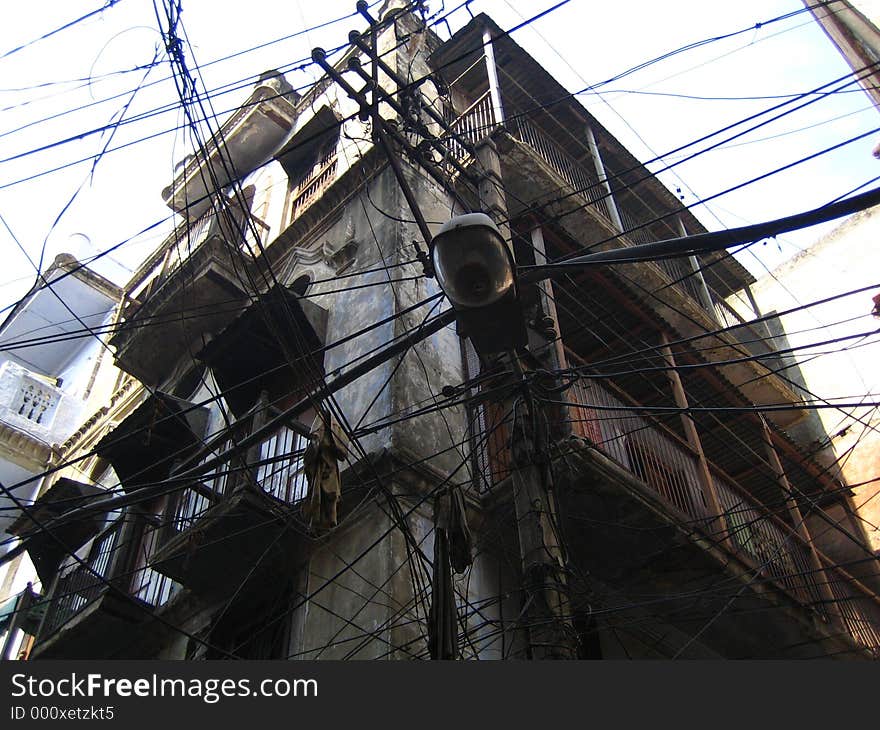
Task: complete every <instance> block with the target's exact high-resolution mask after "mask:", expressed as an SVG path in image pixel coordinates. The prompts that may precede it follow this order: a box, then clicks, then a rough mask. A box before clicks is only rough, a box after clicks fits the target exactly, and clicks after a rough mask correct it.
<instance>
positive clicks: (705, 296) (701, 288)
mask: <svg viewBox="0 0 880 730" xmlns="http://www.w3.org/2000/svg"><path fill="white" fill-rule="evenodd" d="M675 220H676V222H677V223H678V230H679V232H680V233H681V235H682V236H687V235H688V232H687V228H685V227H684V221H683V220H682V219H681V216H680V215H677V216H675ZM688 263H689V264H690V266H691V271H693V272H694V279H696V281H697V292H698V293H699V295H700V304H702V305H703V309H705V310H706V311H707V312H708V313H709V314H710V315H712V319H714V320H716V321H717V318H716V316H715V305H714V304H713V303H712V295H711V294H710V293H709V287H708V285H707V284H706V277H704V276H703V271H702V270H701V269H700V262H699V261H698V260H697V257H696V256H688Z"/></svg>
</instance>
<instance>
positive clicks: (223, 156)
mask: <svg viewBox="0 0 880 730" xmlns="http://www.w3.org/2000/svg"><path fill="white" fill-rule="evenodd" d="M298 100H299V97H298V95H297V93H296V91H294V90H293V88H292V87H291V86H290V84H288V83H287V81H286V80H285V79H284V77H283V76H282V75H281V74H279V73H273V72H270V73H267V74H263V75H262V76H261V77H260V80H259V81H258V82H257V83H256V85H255V87H254V90H253V92H252V93H251V95H250V97H249V98H248V100H247V101H246V102H245V103H244V104H243V105H242V106H241V107H240V108H239V109H238V110H237V111H236V112H235V113H234V114H233V115H232V116H231V117H230V118H229V119H227V120H226V121H225V122H224V123H223V126H222V127H221V129H220V130H219V132H218V134H217V136H216V139H218V140H222V143H221V144H220V145H217V144H215V143H214V142H211V143H209V144H208V145H207V146H206V147H205V149H202V150H199V151H198V152H197V153H196V154H195V155H192V156H190V157H189V158H187V160H186V162H185V164H184V166H183V170H182V171H181V172H180V173H179V174H178V175H177V177H176V178H175V179H174V182H173V183H172V184H171V185H169V186H168V187H167V188H165V190H163V191H162V197H163V198H164V199H165V202H166V203H167V204H168V206H169V207H170V208H171V209H172V210H174V211H176V212H178V213H183V214H184V215H185V216H186V217H187V218H188V219H189V220H193V219H196V218H198V217H199V216H201V215H202V214H203V213H204V212H205V211H207V210H208V209H209V208H210V207H211V197H212V195H214V194H216V193H219V192H220V191H221V190H223V188H225V187H226V186H228V185H229V184H230V183H231V182H233V181H235V180H242V179H243V178H244V177H245V176H247V175H248V174H249V173H251V172H252V171H253V170H255V169H256V168H257V167H258V166H259V165H261V164H263V163H264V162H266V161H267V160H269V159H271V156H272V154H273V153H274V152H275V151H276V150H277V149H278V147H279V146H280V145H281V144H282V143H283V142H284V140H285V138H286V137H287V136H288V134H289V133H290V130H291V129H293V125H294V123H295V121H296V116H297V113H296V102H297V101H298Z"/></svg>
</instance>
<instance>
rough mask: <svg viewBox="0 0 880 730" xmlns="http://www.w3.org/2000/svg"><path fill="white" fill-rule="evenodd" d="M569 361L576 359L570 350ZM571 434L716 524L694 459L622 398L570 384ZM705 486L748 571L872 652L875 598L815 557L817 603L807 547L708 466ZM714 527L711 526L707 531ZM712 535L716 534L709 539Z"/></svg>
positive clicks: (876, 630) (698, 518)
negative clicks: (827, 594) (829, 598)
mask: <svg viewBox="0 0 880 730" xmlns="http://www.w3.org/2000/svg"><path fill="white" fill-rule="evenodd" d="M567 356H568V357H569V358H570V360H571V361H572V362H575V363H578V362H579V359H578V358H577V356H576V355H574V354H573V353H571V352H568V353H567ZM568 401H569V403H570V404H571V405H570V406H569V409H568V410H569V414H570V415H569V418H570V419H571V422H572V429H573V432H574V433H575V434H576V435H578V436H581V437H582V438H585V439H587V440H589V441H590V442H592V443H593V444H594V445H595V446H596V447H597V448H598V449H599V450H600V451H602V452H603V453H604V454H606V455H607V456H609V457H611V458H612V459H614V461H616V462H617V463H618V464H620V465H621V466H623V467H624V468H626V469H627V470H628V471H629V472H630V473H632V474H634V475H635V476H637V477H638V478H639V479H640V480H641V481H642V482H644V483H645V484H646V485H647V486H648V487H650V488H651V489H653V490H654V491H655V492H657V493H658V494H660V495H661V496H662V497H664V498H665V499H666V500H667V501H668V502H669V503H670V504H672V505H674V506H675V507H676V508H678V509H679V510H680V511H681V512H684V513H685V514H686V515H687V516H688V517H689V518H691V522H692V524H694V525H696V526H698V527H700V528H702V529H704V530H705V531H707V532H711V531H712V530H713V529H714V530H716V531H717V523H716V522H715V521H714V520H713V519H712V518H713V517H714V515H713V514H712V513H711V510H710V508H709V502H708V500H707V499H705V497H704V495H703V492H702V490H701V488H700V486H699V485H700V480H699V475H698V472H697V466H698V461H697V459H698V457H697V455H696V454H695V453H694V452H693V451H692V450H691V449H690V447H689V446H688V445H687V444H686V443H684V442H683V441H681V440H680V439H679V438H678V437H677V436H676V435H675V434H673V433H672V432H670V431H667V430H666V429H665V428H664V427H663V426H662V425H661V424H659V423H657V422H655V421H654V420H653V419H649V418H647V417H643V416H640V415H638V414H637V413H634V412H633V411H632V410H631V408H632V406H633V405H634V404H633V403H632V401H631V400H629V399H628V398H627V397H626V396H625V394H623V393H621V392H619V391H617V392H611V390H610V389H608V388H606V387H604V386H602V385H599V384H598V383H597V382H589V383H588V384H584V383H583V381H576V382H575V383H574V384H573V385H572V386H571V387H570V388H569V390H568ZM709 468H710V473H711V477H712V484H713V486H714V489H715V493H716V494H717V496H718V501H719V506H720V508H721V510H722V512H723V517H724V520H725V523H726V525H727V530H728V532H727V536H729V538H730V546H731V547H732V548H733V550H734V551H735V553H736V554H738V555H739V557H741V558H745V560H746V562H747V563H748V564H750V565H751V566H752V567H753V568H754V570H755V575H754V579H755V580H759V579H760V580H762V581H764V580H770V581H772V582H774V583H775V584H776V585H777V586H779V587H780V588H781V589H783V590H784V591H785V592H786V593H788V594H789V595H790V596H792V597H793V598H794V599H795V600H797V601H798V602H799V603H800V604H802V605H804V606H808V607H810V608H812V609H814V610H816V611H818V612H819V614H820V615H821V616H822V617H823V618H824V619H826V620H827V621H829V622H831V623H833V624H835V625H837V626H840V627H841V628H842V629H843V631H845V632H846V634H848V635H849V637H850V638H851V639H852V640H853V641H854V642H855V643H856V644H857V645H858V646H861V647H863V648H865V649H868V650H870V651H871V652H873V653H874V654H875V655H878V652H880V601H878V599H877V597H876V596H874V595H873V594H872V593H871V592H870V591H869V590H868V589H866V588H864V587H863V586H861V585H860V584H859V583H858V581H856V580H854V579H853V578H852V577H851V576H849V575H848V574H846V573H845V571H843V570H842V569H840V568H838V567H836V566H834V565H833V564H832V563H831V562H830V561H829V560H828V559H827V558H824V557H822V558H821V559H822V562H823V564H824V568H825V571H824V572H825V575H826V576H828V579H829V581H830V588H831V591H832V593H833V594H834V598H835V603H834V604H833V605H828V604H827V602H826V601H824V600H823V596H822V591H821V589H820V586H819V583H818V581H820V580H822V579H823V577H822V576H821V575H820V574H818V573H817V571H816V569H815V567H814V564H813V562H812V560H811V554H810V553H811V548H810V545H809V544H808V543H806V542H805V541H804V540H803V539H802V538H801V536H800V535H799V534H798V533H797V532H796V531H795V530H794V529H793V528H792V527H791V526H790V525H788V524H787V523H785V522H784V521H782V520H781V519H780V518H778V517H777V516H776V515H774V514H772V513H770V512H768V511H767V509H766V508H765V507H764V506H762V505H760V504H759V503H758V502H757V501H755V500H754V499H753V498H752V497H751V496H750V495H749V494H748V493H747V492H746V491H745V490H744V489H743V488H742V487H740V486H739V485H738V484H736V482H734V481H733V480H732V479H731V478H730V477H729V476H727V475H726V474H724V473H723V472H722V471H721V470H720V469H718V468H716V467H715V466H714V465H712V464H711V463H710V464H709ZM713 525H714V527H713ZM714 537H715V538H719V537H721V535H719V534H717V532H716V533H715V534H714Z"/></svg>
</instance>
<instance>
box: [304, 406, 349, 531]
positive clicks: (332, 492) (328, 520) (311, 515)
mask: <svg viewBox="0 0 880 730" xmlns="http://www.w3.org/2000/svg"><path fill="white" fill-rule="evenodd" d="M347 453H348V438H347V437H346V435H345V432H344V431H343V430H342V428H341V427H340V426H339V423H338V421H337V420H336V418H335V417H334V416H332V415H331V414H329V413H327V412H324V413H318V415H317V416H315V420H314V422H313V423H312V429H311V434H310V435H309V443H308V446H306V450H305V453H304V454H303V467H304V469H305V472H306V481H307V482H308V485H309V494H308V497H307V498H306V503H305V505H304V507H303V513H304V514H305V516H306V517H307V518H308V519H309V521H310V522H311V524H312V525H314V526H316V527H335V526H336V510H337V506H338V504H339V500H340V496H341V493H342V482H341V480H340V477H339V460H340V459H344V458H345V455H346V454H347Z"/></svg>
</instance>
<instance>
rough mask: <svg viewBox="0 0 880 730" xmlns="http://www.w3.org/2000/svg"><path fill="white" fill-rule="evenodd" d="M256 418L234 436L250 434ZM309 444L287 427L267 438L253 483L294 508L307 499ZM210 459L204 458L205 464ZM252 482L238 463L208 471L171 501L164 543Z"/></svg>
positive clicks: (249, 419)
mask: <svg viewBox="0 0 880 730" xmlns="http://www.w3.org/2000/svg"><path fill="white" fill-rule="evenodd" d="M252 418H253V417H252V416H246V417H245V418H243V419H241V421H240V422H239V423H238V424H236V425H235V426H233V429H232V431H233V433H234V434H236V435H237V437H240V436H241V435H244V434H246V433H247V432H248V429H249V426H250V423H251V422H252ZM236 440H237V438H236V436H233V437H231V438H230V439H229V440H228V441H227V442H225V443H224V444H222V445H221V446H220V447H219V448H218V453H219V452H222V451H225V450H227V449H229V448H232V447H234V445H235V442H236ZM307 443H308V440H307V439H306V438H305V437H304V436H302V435H301V434H299V433H297V432H296V431H294V430H293V429H290V428H288V427H286V426H283V427H281V428H280V429H278V430H277V431H275V432H274V433H273V434H271V435H270V436H267V437H266V438H265V439H263V440H262V441H261V442H260V443H259V445H258V448H257V449H255V451H254V452H253V453H254V454H255V456H256V459H257V463H256V467H255V468H254V469H253V471H252V472H251V475H252V477H253V484H254V485H255V486H256V487H257V488H258V489H259V490H260V491H262V492H263V493H265V494H266V495H268V496H269V497H271V498H272V499H274V500H276V501H277V502H278V503H279V504H283V505H293V504H296V503H298V502H300V501H301V500H302V499H304V498H305V496H306V493H307V491H308V485H307V482H306V477H305V471H304V469H303V453H304V451H305V447H306V445H307ZM209 458H210V457H206V458H205V459H203V463H204V462H206V461H208V459H209ZM249 483H250V482H249V476H248V475H246V474H244V473H243V470H242V469H241V468H240V467H238V466H237V464H236V462H235V461H234V460H233V461H231V462H229V463H227V464H223V465H220V466H216V467H214V468H213V469H211V470H210V471H207V472H206V473H205V474H203V475H202V476H201V477H200V478H199V480H198V481H197V482H194V483H193V484H192V485H190V486H188V487H187V488H186V489H184V490H182V491H181V492H180V493H179V494H178V496H177V497H176V499H175V500H173V501H172V502H171V506H170V509H169V517H170V519H168V520H167V521H166V528H165V529H166V532H165V534H164V535H163V537H162V542H163V543H164V542H166V541H167V540H170V539H171V538H172V537H173V536H174V535H177V534H179V533H181V532H184V531H185V530H188V529H190V528H192V527H193V526H194V525H195V524H196V523H197V522H198V521H199V520H200V519H201V518H202V517H203V516H204V515H205V513H206V512H208V510H209V509H210V508H211V507H213V506H215V505H218V504H220V503H221V502H223V501H224V500H225V499H227V498H228V497H230V496H231V495H232V494H233V493H234V492H235V491H236V490H238V489H239V488H241V487H243V486H245V485H247V484H249Z"/></svg>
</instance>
